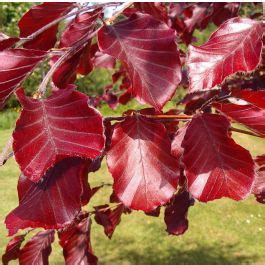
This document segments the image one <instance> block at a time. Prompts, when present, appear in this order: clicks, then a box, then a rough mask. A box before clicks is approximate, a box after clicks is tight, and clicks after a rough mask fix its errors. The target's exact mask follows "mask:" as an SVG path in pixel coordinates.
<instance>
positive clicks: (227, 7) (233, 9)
mask: <svg viewBox="0 0 265 265" xmlns="http://www.w3.org/2000/svg"><path fill="white" fill-rule="evenodd" d="M239 8H240V3H222V2H219V3H213V14H212V20H213V22H214V24H215V25H217V26H220V25H221V24H222V23H223V22H224V21H226V20H227V19H229V18H232V17H236V16H237V14H238V11H239Z"/></svg>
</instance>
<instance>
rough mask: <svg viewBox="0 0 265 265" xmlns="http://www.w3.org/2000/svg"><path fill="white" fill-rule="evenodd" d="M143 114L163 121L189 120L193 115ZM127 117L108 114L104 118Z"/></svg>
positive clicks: (120, 119)
mask: <svg viewBox="0 0 265 265" xmlns="http://www.w3.org/2000/svg"><path fill="white" fill-rule="evenodd" d="M140 115H141V116H143V117H145V118H148V119H153V120H159V121H161V122H163V121H166V122H167V121H173V120H178V121H189V120H191V119H192V117H193V116H192V115H185V114H182V115H181V114H179V115H168V114H161V115H144V114H140ZM125 118H126V116H116V117H115V116H108V117H105V118H104V119H105V120H106V121H123V120H124V119H125Z"/></svg>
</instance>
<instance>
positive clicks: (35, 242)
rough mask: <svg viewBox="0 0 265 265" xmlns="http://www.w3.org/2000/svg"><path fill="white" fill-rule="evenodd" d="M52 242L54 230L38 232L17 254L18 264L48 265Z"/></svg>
mask: <svg viewBox="0 0 265 265" xmlns="http://www.w3.org/2000/svg"><path fill="white" fill-rule="evenodd" d="M53 241H54V230H46V231H43V232H39V233H38V234H36V235H35V236H33V237H32V238H31V239H30V240H29V241H28V242H27V244H26V245H25V246H24V247H23V248H22V249H21V251H20V253H19V264H20V265H29V264H38V265H48V264H49V261H48V259H49V256H50V254H51V252H52V247H51V244H52V243H53Z"/></svg>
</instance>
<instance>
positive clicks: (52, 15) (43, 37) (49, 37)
mask: <svg viewBox="0 0 265 265" xmlns="http://www.w3.org/2000/svg"><path fill="white" fill-rule="evenodd" d="M73 7H74V3H64V2H56V3H51V2H46V3H43V4H41V5H36V6H33V7H32V8H31V9H30V10H29V11H28V12H27V13H26V14H24V15H23V17H22V18H21V19H20V21H19V22H18V26H19V29H20V37H23V38H25V37H28V36H29V35H31V34H32V33H34V32H35V31H37V30H39V29H41V28H43V27H44V26H46V25H47V24H49V23H51V22H52V21H54V20H56V19H57V18H59V17H61V16H62V15H64V14H66V13H68V12H70V10H71V9H72V8H73ZM57 30H58V24H56V25H54V26H52V27H50V28H48V29H47V30H45V31H44V32H43V33H41V34H40V35H39V36H37V37H36V38H34V39H33V40H31V41H28V42H27V43H25V44H24V47H25V48H27V49H38V50H44V51H47V50H49V49H51V48H52V47H53V46H54V44H55V42H56V34H57Z"/></svg>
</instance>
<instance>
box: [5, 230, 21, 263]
mask: <svg viewBox="0 0 265 265" xmlns="http://www.w3.org/2000/svg"><path fill="white" fill-rule="evenodd" d="M24 240H25V235H19V236H15V237H14V238H12V239H11V240H10V241H9V242H8V244H7V246H6V251H5V253H4V255H3V256H2V262H3V265H7V264H8V263H9V261H11V260H15V259H17V258H18V255H19V252H20V247H21V244H22V243H23V241H24Z"/></svg>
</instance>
